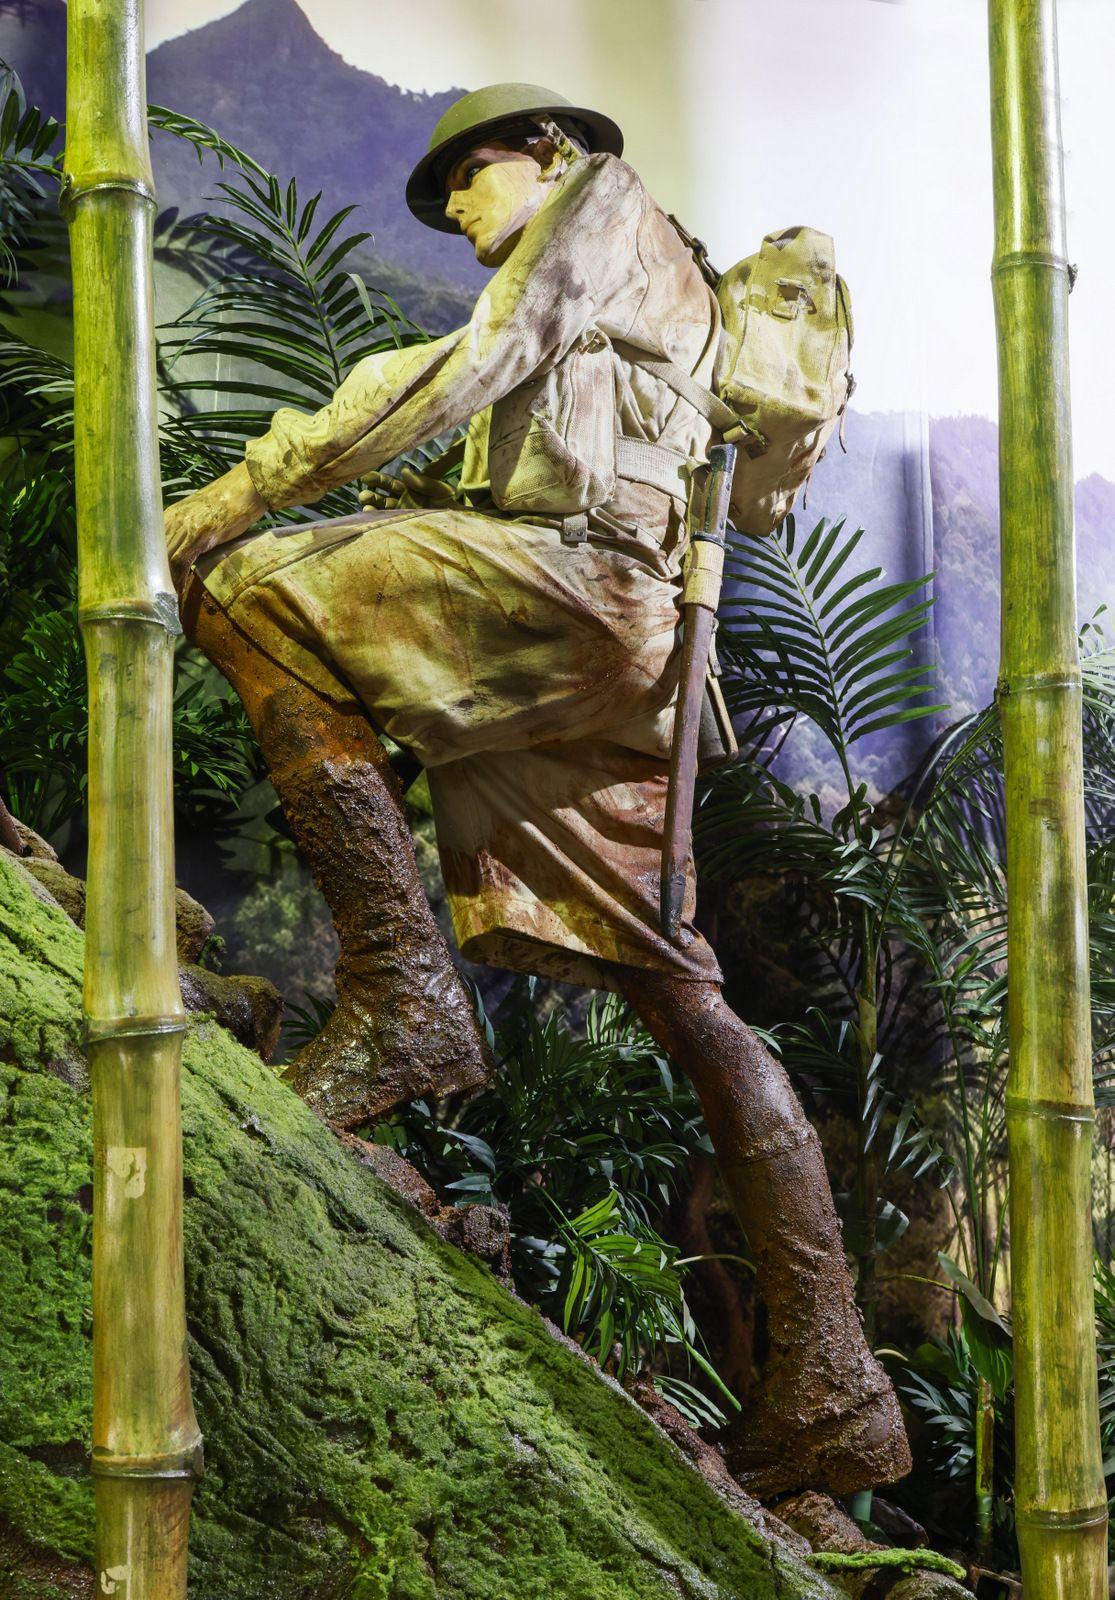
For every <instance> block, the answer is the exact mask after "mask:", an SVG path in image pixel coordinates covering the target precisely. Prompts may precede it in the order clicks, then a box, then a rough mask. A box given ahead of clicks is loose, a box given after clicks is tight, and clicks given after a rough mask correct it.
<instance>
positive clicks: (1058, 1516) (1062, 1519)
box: [1015, 1503, 1108, 1533]
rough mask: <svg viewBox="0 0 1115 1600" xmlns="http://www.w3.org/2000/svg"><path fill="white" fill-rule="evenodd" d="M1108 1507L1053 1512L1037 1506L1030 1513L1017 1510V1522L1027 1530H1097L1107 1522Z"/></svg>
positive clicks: (1100, 1506) (1077, 1508)
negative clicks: (1101, 1524) (1102, 1523)
mask: <svg viewBox="0 0 1115 1600" xmlns="http://www.w3.org/2000/svg"><path fill="white" fill-rule="evenodd" d="M1107 1514H1108V1513H1107V1505H1106V1503H1104V1504H1103V1505H1098V1506H1077V1507H1075V1508H1074V1509H1073V1510H1071V1511H1053V1510H1050V1509H1049V1508H1043V1507H1040V1506H1035V1507H1033V1508H1032V1509H1031V1510H1029V1511H1023V1510H1022V1508H1021V1507H1018V1508H1016V1511H1015V1520H1016V1521H1017V1522H1020V1523H1022V1524H1023V1526H1024V1527H1027V1528H1050V1529H1053V1530H1055V1531H1057V1532H1059V1533H1070V1532H1072V1530H1073V1529H1076V1528H1095V1527H1098V1526H1099V1524H1100V1523H1101V1522H1106V1521H1107Z"/></svg>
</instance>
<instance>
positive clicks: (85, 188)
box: [58, 172, 158, 222]
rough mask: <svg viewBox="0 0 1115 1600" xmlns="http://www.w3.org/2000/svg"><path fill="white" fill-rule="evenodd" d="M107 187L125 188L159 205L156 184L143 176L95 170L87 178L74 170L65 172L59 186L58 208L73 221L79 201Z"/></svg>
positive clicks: (69, 220) (67, 218) (149, 202)
mask: <svg viewBox="0 0 1115 1600" xmlns="http://www.w3.org/2000/svg"><path fill="white" fill-rule="evenodd" d="M105 189H123V190H125V191H126V192H127V193H129V194H134V195H136V196H138V198H139V199H141V200H143V201H145V202H146V203H147V204H148V205H150V206H152V207H156V206H157V205H158V201H157V198H156V195H155V189H154V186H153V185H152V184H150V183H147V182H146V181H145V179H143V178H133V177H129V176H128V174H127V173H123V172H99V173H98V172H94V173H91V174H90V175H89V177H87V178H75V177H74V175H73V173H72V172H64V173H63V174H62V182H61V184H60V185H59V187H58V209H59V211H60V212H61V213H62V215H63V216H64V217H65V219H66V221H67V222H72V220H73V216H74V212H75V210H76V207H77V203H78V201H79V200H84V199H85V197H86V195H90V194H98V193H100V192H101V191H102V190H105Z"/></svg>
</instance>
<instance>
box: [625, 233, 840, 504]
mask: <svg viewBox="0 0 1115 1600" xmlns="http://www.w3.org/2000/svg"><path fill="white" fill-rule="evenodd" d="M670 221H671V222H672V223H673V224H674V226H675V227H676V228H677V230H678V233H679V234H680V235H681V237H682V238H683V239H684V240H685V242H686V243H687V244H688V245H689V247H690V248H691V249H692V250H693V252H694V255H695V256H696V259H697V261H698V264H699V265H700V267H701V270H702V271H703V272H704V274H705V277H706V278H707V280H708V282H709V284H710V285H711V287H712V288H713V290H714V292H715V294H716V298H717V302H718V303H719V306H720V313H721V317H722V321H723V331H722V335H721V342H720V350H719V354H718V357H717V363H716V373H715V377H714V380H713V381H714V386H715V392H713V391H712V390H709V389H706V388H705V387H704V385H703V384H700V383H698V382H697V381H696V379H694V378H693V377H692V376H691V375H690V374H689V373H687V372H685V371H684V369H683V368H681V367H678V366H676V365H675V364H674V363H673V362H671V361H664V360H644V361H641V362H640V365H641V366H644V367H645V368H646V369H647V370H648V371H650V372H653V373H655V374H656V375H657V376H658V377H660V378H662V379H663V380H664V381H665V382H666V383H668V384H669V385H670V387H671V388H672V389H674V390H675V392H676V393H678V394H680V395H682V397H683V398H684V399H686V400H688V401H689V402H690V404H691V405H693V406H695V407H696V409H697V410H698V411H699V412H700V413H701V415H702V416H704V417H706V418H707V419H708V421H709V422H711V423H712V425H713V427H714V428H715V429H717V431H718V432H719V433H720V434H721V436H722V437H723V438H724V439H725V440H726V441H728V442H730V443H735V444H736V445H737V446H738V453H737V464H736V471H735V477H734V479H733V482H732V495H731V509H730V516H731V521H732V523H733V525H734V526H735V527H736V528H738V529H739V531H740V532H741V533H756V534H767V533H771V532H773V530H774V529H775V528H776V527H777V526H778V524H779V523H780V522H781V521H782V519H783V517H784V516H785V515H786V513H787V512H788V511H789V510H790V508H791V506H792V505H793V503H794V500H795V498H796V496H797V494H798V491H799V490H800V489H801V488H802V487H803V485H805V484H806V483H808V480H809V477H810V474H811V473H812V471H813V468H814V467H815V466H816V465H817V462H818V461H819V460H820V459H821V457H822V456H823V455H824V452H825V445H826V443H827V441H828V439H829V436H830V435H831V433H832V431H833V429H834V427H835V426H836V425H837V423H838V422H840V423H841V426H843V417H844V412H845V408H846V406H847V404H848V401H849V399H850V398H851V395H852V391H853V389H854V388H855V380H854V379H853V377H852V374H851V372H850V371H849V369H848V361H849V357H850V354H851V349H852V338H853V324H852V312H851V304H850V301H849V296H848V286H847V284H846V283H845V282H844V280H843V278H841V277H840V276H839V275H838V274H837V272H836V260H835V251H834V248H833V242H832V239H831V238H830V237H829V235H828V234H827V233H821V232H819V231H818V230H817V229H816V228H805V227H796V228H786V229H784V230H783V231H782V232H781V233H768V234H767V236H766V238H765V239H764V240H763V243H762V246H761V248H760V249H759V250H758V252H757V253H756V254H755V255H752V256H747V257H746V258H745V259H744V260H743V261H740V262H738V263H737V264H736V265H735V266H734V267H732V268H730V270H729V271H727V272H725V273H724V274H723V275H722V276H721V275H718V274H717V273H716V272H715V271H714V270H713V268H712V267H711V266H710V265H709V262H708V257H707V255H706V253H705V248H704V246H703V245H702V243H701V241H700V240H699V239H695V238H694V237H693V236H692V235H691V234H689V233H687V232H686V230H685V229H684V228H683V227H682V225H681V224H680V223H679V222H678V220H677V218H676V217H671V218H670Z"/></svg>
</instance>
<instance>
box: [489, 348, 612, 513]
mask: <svg viewBox="0 0 1115 1600" xmlns="http://www.w3.org/2000/svg"><path fill="white" fill-rule="evenodd" d="M488 471H489V475H490V479H491V492H492V499H493V500H494V501H495V503H496V505H497V506H499V507H500V508H501V509H502V510H504V511H516V512H532V511H533V512H547V513H550V514H551V515H557V516H567V515H568V514H569V513H570V512H576V511H591V510H592V509H593V507H594V506H599V505H603V504H604V503H605V502H606V501H608V500H610V499H611V498H612V496H613V495H614V494H615V490H616V395H615V377H614V371H613V356H612V346H611V343H610V341H609V340H608V338H607V336H606V335H605V334H603V333H601V332H600V331H599V329H597V328H590V329H589V330H588V332H587V333H585V334H584V335H582V337H581V339H580V341H579V342H578V343H577V344H576V345H575V346H574V348H573V349H572V350H571V351H570V352H569V353H568V355H566V356H564V357H563V358H562V360H561V361H558V362H556V363H555V365H554V366H553V367H551V368H550V370H549V371H548V372H546V373H544V374H543V375H542V376H541V377H540V378H535V379H533V380H532V381H531V382H530V383H524V384H520V386H519V387H518V388H517V389H514V390H512V392H511V393H510V394H508V395H505V396H504V397H503V398H502V399H501V400H497V401H496V403H495V404H494V405H493V406H492V416H491V428H490V433H489V438H488Z"/></svg>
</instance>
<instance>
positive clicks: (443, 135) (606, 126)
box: [406, 83, 623, 233]
mask: <svg viewBox="0 0 1115 1600" xmlns="http://www.w3.org/2000/svg"><path fill="white" fill-rule="evenodd" d="M533 117H552V118H553V120H554V121H555V122H556V123H557V124H558V126H559V127H560V128H562V129H563V131H564V132H566V133H568V134H571V135H572V136H573V137H574V138H576V139H580V140H581V142H582V143H584V144H585V145H587V146H588V149H589V150H590V152H591V151H596V150H606V151H607V152H608V153H609V154H610V155H613V156H618V155H621V154H622V153H623V134H622V133H621V132H620V130H619V128H618V127H617V126H616V124H615V123H614V122H613V121H612V119H611V117H605V116H604V115H602V113H601V112H599V111H588V110H586V109H585V108H584V107H583V106H575V105H573V104H572V103H571V102H570V101H568V100H567V99H566V98H565V96H564V95H561V94H555V93H554V91H553V90H552V89H544V88H543V87H542V86H541V84H537V83H490V84H489V85H488V87H487V88H486V89H474V90H473V91H472V92H471V94H466V95H462V96H461V98H460V99H459V100H455V101H454V102H453V104H452V105H451V106H450V107H449V109H448V111H446V112H445V113H444V114H443V115H442V117H441V119H440V121H439V122H438V124H437V127H436V128H435V129H434V131H433V133H432V135H431V136H430V147H429V149H428V150H427V151H426V154H425V155H424V156H423V157H422V159H421V161H420V162H419V163H418V165H417V166H416V167H415V169H414V171H413V172H412V173H411V175H410V178H409V179H408V181H407V189H406V197H407V205H408V206H409V207H410V209H411V210H412V211H413V212H414V215H415V216H416V217H417V218H418V220H419V222H424V223H425V224H426V226H427V227H428V228H437V229H438V230H439V231H440V232H441V233H456V232H457V231H458V230H457V224H456V223H455V222H453V221H452V220H451V219H450V218H449V217H447V216H446V215H445V200H446V196H445V193H444V189H443V185H444V182H445V177H446V174H447V173H448V172H449V170H450V168H451V167H452V166H453V164H454V163H455V162H456V161H458V160H459V159H460V157H461V156H463V155H465V154H466V153H467V151H468V150H469V148H470V147H473V146H475V145H478V144H483V142H484V140H485V138H487V137H490V136H496V137H498V136H499V134H500V131H501V130H503V131H504V132H507V131H510V130H512V129H515V128H516V127H517V126H518V125H521V124H528V125H529V123H530V121H531V119H532V118H533Z"/></svg>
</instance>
